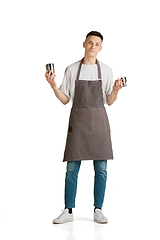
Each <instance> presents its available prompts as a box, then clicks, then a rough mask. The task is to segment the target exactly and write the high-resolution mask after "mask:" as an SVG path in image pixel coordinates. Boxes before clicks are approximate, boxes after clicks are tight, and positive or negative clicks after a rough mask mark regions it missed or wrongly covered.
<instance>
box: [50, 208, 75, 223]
mask: <svg viewBox="0 0 160 240" xmlns="http://www.w3.org/2000/svg"><path fill="white" fill-rule="evenodd" d="M72 221H73V213H71V214H70V213H69V210H68V209H64V210H63V212H62V213H61V215H60V216H59V217H58V218H55V219H54V220H53V223H66V222H72Z"/></svg>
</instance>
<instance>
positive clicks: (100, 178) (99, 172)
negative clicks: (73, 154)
mask: <svg viewBox="0 0 160 240" xmlns="http://www.w3.org/2000/svg"><path fill="white" fill-rule="evenodd" d="M93 165H94V171H95V176H94V206H95V207H97V208H101V207H102V205H103V201H104V195H105V189H106V181H107V160H94V161H93Z"/></svg>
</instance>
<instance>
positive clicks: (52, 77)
mask: <svg viewBox="0 0 160 240" xmlns="http://www.w3.org/2000/svg"><path fill="white" fill-rule="evenodd" d="M51 72H52V70H51V71H50V72H48V70H47V71H46V73H45V77H46V80H47V81H48V82H49V84H50V85H51V87H52V88H53V89H54V88H56V87H57V84H56V82H55V77H56V75H54V74H55V72H54V73H52V75H51Z"/></svg>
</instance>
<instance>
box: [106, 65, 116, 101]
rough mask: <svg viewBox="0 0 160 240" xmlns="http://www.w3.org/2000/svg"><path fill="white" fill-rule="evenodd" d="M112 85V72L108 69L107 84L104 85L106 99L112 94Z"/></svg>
mask: <svg viewBox="0 0 160 240" xmlns="http://www.w3.org/2000/svg"><path fill="white" fill-rule="evenodd" d="M113 85H114V80H113V71H112V69H111V68H110V69H109V72H108V79H107V84H106V91H105V93H106V97H108V96H109V95H110V94H111V92H112V89H113Z"/></svg>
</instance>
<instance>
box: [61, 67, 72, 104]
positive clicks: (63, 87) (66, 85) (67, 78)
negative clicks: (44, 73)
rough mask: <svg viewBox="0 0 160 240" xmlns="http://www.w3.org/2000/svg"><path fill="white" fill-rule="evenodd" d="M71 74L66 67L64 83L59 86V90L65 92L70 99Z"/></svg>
mask: <svg viewBox="0 0 160 240" xmlns="http://www.w3.org/2000/svg"><path fill="white" fill-rule="evenodd" d="M70 78H71V76H70V73H69V70H68V68H66V70H65V73H64V77H63V81H62V84H61V85H60V87H59V90H61V92H63V93H64V94H65V95H66V97H67V98H68V100H70V99H71V94H70V81H71V79H70Z"/></svg>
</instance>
